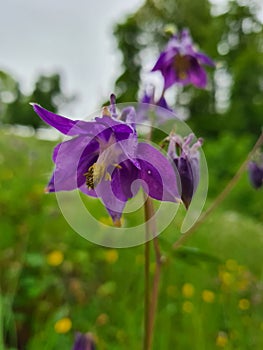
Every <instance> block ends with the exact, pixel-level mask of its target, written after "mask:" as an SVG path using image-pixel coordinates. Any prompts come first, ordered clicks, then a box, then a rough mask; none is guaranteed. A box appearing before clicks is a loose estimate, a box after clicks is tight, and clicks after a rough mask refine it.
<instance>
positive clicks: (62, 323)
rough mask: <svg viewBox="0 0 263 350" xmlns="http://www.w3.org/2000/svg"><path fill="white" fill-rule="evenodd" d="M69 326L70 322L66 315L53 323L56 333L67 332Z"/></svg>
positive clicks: (69, 328) (70, 325)
mask: <svg viewBox="0 0 263 350" xmlns="http://www.w3.org/2000/svg"><path fill="white" fill-rule="evenodd" d="M71 327H72V322H71V320H70V318H68V317H64V318H61V319H60V320H58V321H57V322H56V323H55V325H54V328H55V331H56V333H60V334H63V333H67V332H68V331H70V330H71Z"/></svg>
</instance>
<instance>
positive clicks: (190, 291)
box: [182, 283, 195, 298]
mask: <svg viewBox="0 0 263 350" xmlns="http://www.w3.org/2000/svg"><path fill="white" fill-rule="evenodd" d="M194 292H195V289H194V286H193V285H192V284H191V283H185V284H184V285H183V287H182V294H183V296H184V297H185V298H192V296H193V295H194Z"/></svg>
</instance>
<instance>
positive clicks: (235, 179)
mask: <svg viewBox="0 0 263 350" xmlns="http://www.w3.org/2000/svg"><path fill="white" fill-rule="evenodd" d="M262 144H263V132H262V133H261V135H260V136H259V138H258V140H257V142H256V143H255V145H254V147H253V148H252V150H251V151H250V153H249V154H248V156H247V158H246V159H245V161H244V162H243V163H242V164H241V166H240V168H239V169H238V171H237V172H236V174H235V175H234V176H233V177H232V179H231V180H230V181H229V183H228V184H227V185H226V187H225V188H224V190H223V191H222V192H221V193H220V194H219V195H218V196H217V198H216V199H215V201H214V202H213V203H212V204H211V205H210V207H209V208H208V209H207V210H206V211H205V212H204V213H203V214H202V215H201V216H200V218H199V219H198V220H197V221H196V222H195V224H194V225H193V226H192V227H191V228H190V229H189V230H188V231H187V232H186V233H185V234H184V235H182V236H181V237H180V238H179V239H178V240H177V241H176V242H175V243H174V245H173V248H174V249H177V248H179V247H180V246H181V245H182V244H183V243H184V242H185V241H186V240H187V239H188V238H189V237H190V236H191V235H192V234H193V233H194V232H195V230H196V229H197V228H198V227H199V226H200V225H201V224H202V223H203V222H204V221H205V220H206V219H207V218H208V216H209V215H210V214H211V213H212V212H213V211H214V210H215V209H216V208H217V207H218V206H219V205H220V204H221V203H222V202H223V200H224V199H225V198H226V197H227V196H228V195H229V193H230V192H231V191H232V189H233V188H234V186H235V185H236V184H237V182H238V181H239V179H240V177H241V175H242V174H243V172H244V171H245V170H246V169H247V165H248V162H249V161H250V159H251V157H252V156H253V155H254V154H255V152H256V151H257V149H258V148H259V147H260V146H261V145H262Z"/></svg>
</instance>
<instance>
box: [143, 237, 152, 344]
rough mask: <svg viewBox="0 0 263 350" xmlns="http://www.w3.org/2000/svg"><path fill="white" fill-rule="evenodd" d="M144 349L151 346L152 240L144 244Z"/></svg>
mask: <svg viewBox="0 0 263 350" xmlns="http://www.w3.org/2000/svg"><path fill="white" fill-rule="evenodd" d="M144 258H145V262H144V283H145V286H144V347H143V349H144V350H148V349H150V348H149V339H150V335H149V314H150V241H147V242H145V245H144Z"/></svg>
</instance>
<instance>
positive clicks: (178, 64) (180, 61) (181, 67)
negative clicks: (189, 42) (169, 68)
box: [174, 55, 190, 80]
mask: <svg viewBox="0 0 263 350" xmlns="http://www.w3.org/2000/svg"><path fill="white" fill-rule="evenodd" d="M189 67H190V62H189V59H188V57H187V56H181V55H176V56H175V58H174V69H175V71H176V74H177V75H178V77H179V79H182V80H184V79H186V78H187V71H188V70H189Z"/></svg>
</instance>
